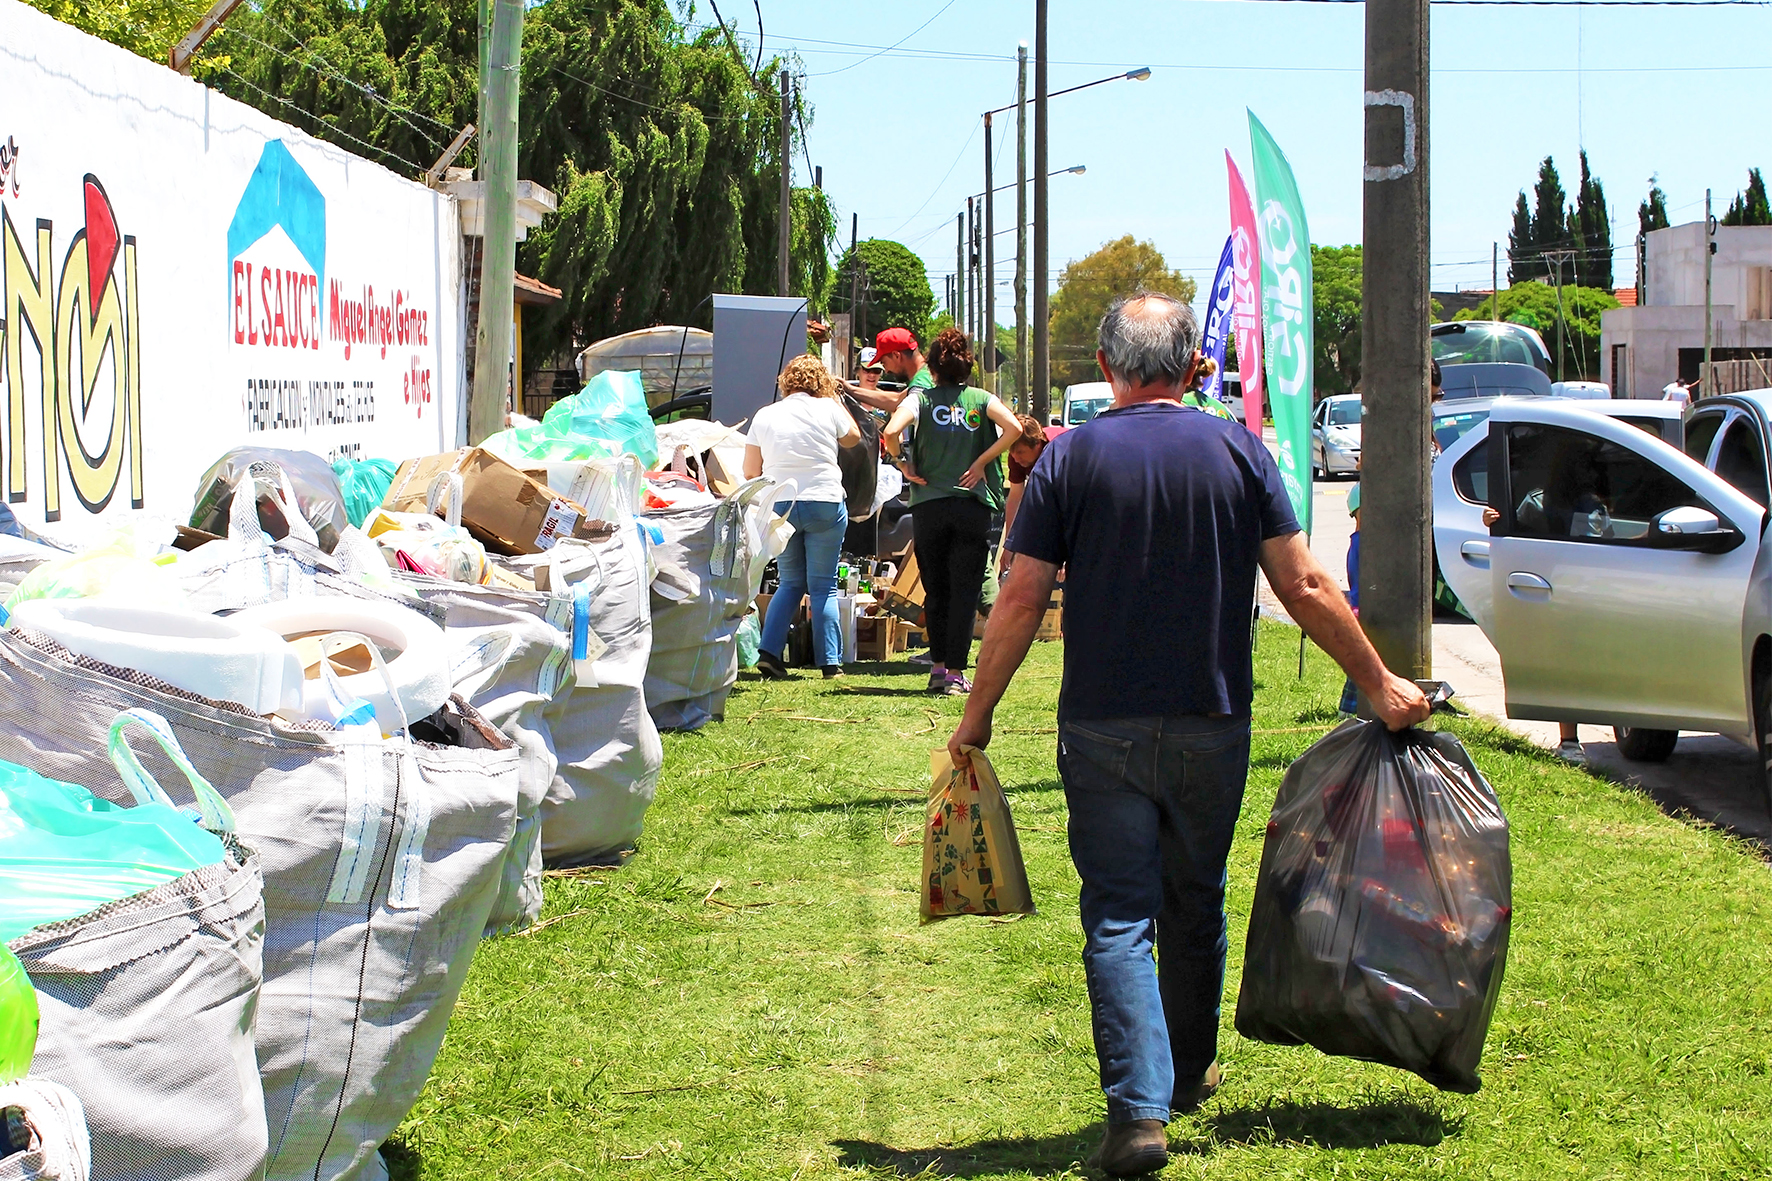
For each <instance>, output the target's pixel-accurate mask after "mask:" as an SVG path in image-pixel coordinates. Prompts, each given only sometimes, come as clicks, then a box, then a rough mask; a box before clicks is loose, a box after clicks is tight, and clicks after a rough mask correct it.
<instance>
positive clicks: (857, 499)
mask: <svg viewBox="0 0 1772 1181" xmlns="http://www.w3.org/2000/svg"><path fill="white" fill-rule="evenodd" d="M842 399H843V408H844V409H845V410H847V411H848V412H849V417H850V418H853V419H854V420H855V426H856V429H857V430H859V431H861V442H859V443H857V444H856V445H855V446H853V447H844V448H842V449H840V450H839V451H838V452H837V469H838V471H840V472H841V473H842V475H843V499H844V500H845V501H847V502H848V507H849V519H850V520H851V521H865V520H866V519H867V518H869V517H871V516H873V515H874V492H875V491H876V489H877V486H878V483H879V479H880V423H879V421H878V420H877V419H875V418H874V416H873V415H872V414H869V413H868V410H867V407H865V406H863V405H862V404H861V403H860V402H857V401H856V400H855V399H854V398H852V397H850V396H849V395H848V394H843V395H842Z"/></svg>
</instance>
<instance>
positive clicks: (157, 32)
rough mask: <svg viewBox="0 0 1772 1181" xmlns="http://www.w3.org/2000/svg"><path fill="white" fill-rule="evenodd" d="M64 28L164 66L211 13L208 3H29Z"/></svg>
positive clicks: (197, 0)
mask: <svg viewBox="0 0 1772 1181" xmlns="http://www.w3.org/2000/svg"><path fill="white" fill-rule="evenodd" d="M26 2H27V3H29V4H30V5H31V6H32V7H33V8H37V9H39V10H41V11H43V12H45V13H48V14H49V15H50V16H52V17H54V18H55V19H56V20H58V21H61V22H63V23H64V24H70V25H73V26H74V27H75V28H77V29H79V30H80V31H81V32H85V33H91V34H92V35H93V36H94V37H101V38H103V39H104V40H106V41H109V42H110V43H111V44H112V45H120V46H122V47H123V48H124V49H127V50H129V51H130V52H132V53H139V54H140V55H141V56H143V57H145V58H148V59H149V60H151V61H157V62H159V63H161V64H162V65H164V64H165V63H166V57H167V54H168V53H170V52H171V50H172V47H173V46H174V45H176V44H177V43H178V40H179V38H181V37H183V36H184V35H185V34H186V33H188V32H190V30H191V26H192V25H195V24H196V23H197V22H198V21H199V20H201V19H203V14H204V13H205V12H207V11H209V4H208V3H206V0H26Z"/></svg>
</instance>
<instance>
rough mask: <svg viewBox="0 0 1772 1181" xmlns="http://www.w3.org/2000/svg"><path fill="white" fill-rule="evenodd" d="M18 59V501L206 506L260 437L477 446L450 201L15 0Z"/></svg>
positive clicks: (280, 441)
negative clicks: (229, 456) (465, 413)
mask: <svg viewBox="0 0 1772 1181" xmlns="http://www.w3.org/2000/svg"><path fill="white" fill-rule="evenodd" d="M0 69H3V70H4V73H5V76H6V79H7V87H8V90H9V92H10V93H11V94H12V95H13V99H12V101H10V102H8V103H6V104H4V105H3V106H0V325H3V327H0V493H3V494H4V497H5V500H6V501H7V503H8V504H9V505H10V507H11V508H12V510H13V512H14V513H15V514H16V515H17V516H18V518H19V519H20V520H21V521H22V522H24V523H25V524H27V525H30V526H32V527H36V528H42V527H45V526H47V531H48V532H50V533H51V534H55V533H57V532H64V533H76V532H80V531H83V529H84V528H90V527H91V526H93V525H95V524H98V523H99V522H98V521H97V520H96V519H97V518H106V519H109V518H112V517H116V516H118V515H120V514H126V513H129V512H132V511H138V510H139V511H141V512H144V513H148V514H151V515H153V516H155V517H163V518H172V519H183V518H184V517H185V516H186V515H187V514H188V513H189V511H190V507H191V499H192V496H193V495H194V494H195V492H196V489H197V481H198V479H199V478H200V477H201V476H202V474H203V472H204V470H205V469H206V468H208V466H209V465H210V464H211V463H212V462H214V460H215V459H216V458H217V457H219V456H220V455H221V454H222V453H223V452H225V451H227V450H228V449H229V448H232V447H236V446H240V445H242V444H254V445H263V446H267V447H286V448H294V449H298V450H304V451H313V452H316V453H318V454H320V455H323V456H327V457H329V458H330V457H333V456H336V455H338V454H341V453H342V454H348V455H352V456H354V457H356V458H387V459H401V458H404V457H407V456H412V455H424V454H431V453H434V452H437V451H440V450H444V449H446V448H448V447H452V446H454V445H455V444H456V440H457V436H458V434H459V433H460V427H461V416H462V406H463V382H462V374H461V357H462V347H461V333H462V321H463V308H462V295H461V260H460V243H461V235H460V228H459V215H458V211H457V208H456V203H455V201H454V199H453V198H451V197H449V196H448V195H446V194H443V193H439V192H434V191H432V190H430V189H427V188H425V187H424V186H423V185H420V184H417V183H414V182H412V181H408V180H405V179H403V178H401V177H399V176H397V175H395V174H394V173H392V172H390V171H389V170H387V169H386V168H383V167H381V166H379V165H376V164H371V163H369V162H367V161H365V160H362V159H360V158H358V157H356V156H353V155H351V154H349V153H347V152H345V151H343V150H341V149H339V148H337V147H334V146H332V145H331V144H327V143H323V142H321V141H319V140H315V139H313V138H311V137H309V136H307V135H306V134H304V133H303V132H301V131H299V130H298V129H296V128H294V127H291V126H289V125H288V124H284V123H280V122H278V121H276V120H275V119H271V118H269V117H268V116H266V115H264V114H261V113H260V112H258V111H256V110H254V109H252V108H251V107H247V106H244V105H242V104H240V103H237V102H234V101H233V100H231V99H229V98H226V97H224V96H223V95H221V94H219V93H217V92H215V91H213V90H210V89H208V88H207V87H204V86H202V85H200V84H198V83H196V82H193V81H191V80H190V79H188V78H184V77H181V76H179V75H178V74H176V73H174V72H172V71H171V70H169V69H167V68H166V67H165V66H163V65H158V64H156V63H154V62H150V61H147V60H145V59H143V58H140V57H137V56H136V55H134V54H132V53H129V52H127V51H125V50H122V49H118V48H116V47H115V46H112V45H109V44H107V43H105V42H102V41H99V40H97V39H96V38H93V37H89V36H87V35H86V34H84V33H81V32H79V31H78V30H76V29H73V28H71V27H69V26H67V25H64V24H61V23H59V22H57V21H54V20H52V19H50V18H49V17H47V16H44V15H43V14H41V13H39V12H37V11H36V10H35V9H32V8H28V7H26V6H25V5H23V4H21V3H18V0H0Z"/></svg>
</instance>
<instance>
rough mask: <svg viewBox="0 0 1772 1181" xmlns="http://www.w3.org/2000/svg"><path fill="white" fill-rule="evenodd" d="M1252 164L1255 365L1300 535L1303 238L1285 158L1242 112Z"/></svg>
mask: <svg viewBox="0 0 1772 1181" xmlns="http://www.w3.org/2000/svg"><path fill="white" fill-rule="evenodd" d="M1249 147H1250V151H1251V153H1252V155H1253V157H1254V160H1255V221H1256V224H1258V225H1259V226H1260V227H1261V305H1262V306H1261V323H1262V330H1263V340H1262V346H1263V347H1262V360H1263V362H1264V363H1265V364H1264V368H1265V369H1266V370H1267V397H1268V404H1269V405H1270V406H1272V407H1273V415H1274V434H1275V436H1276V437H1277V438H1278V440H1279V448H1280V454H1279V464H1280V481H1281V483H1282V484H1283V485H1285V488H1286V495H1287V497H1289V498H1290V499H1291V501H1292V511H1293V512H1294V513H1296V514H1297V515H1298V523H1299V524H1300V525H1301V526H1303V528H1304V531H1305V532H1306V533H1309V532H1310V529H1311V410H1312V405H1311V400H1312V399H1311V389H1312V386H1313V374H1312V367H1311V358H1312V356H1313V355H1314V354H1313V349H1314V342H1313V341H1312V339H1311V336H1312V324H1313V323H1314V320H1315V316H1314V311H1315V309H1314V308H1313V307H1312V298H1311V232H1310V227H1309V226H1308V225H1306V223H1305V220H1304V202H1303V201H1301V200H1299V197H1298V182H1297V181H1296V180H1294V179H1293V176H1292V166H1291V165H1290V164H1288V163H1287V162H1286V154H1285V153H1284V152H1282V151H1280V146H1279V145H1278V144H1276V143H1275V142H1274V137H1273V136H1271V135H1269V134H1268V130H1267V128H1265V127H1263V126H1262V125H1261V120H1259V119H1257V118H1256V117H1255V112H1253V111H1251V112H1249Z"/></svg>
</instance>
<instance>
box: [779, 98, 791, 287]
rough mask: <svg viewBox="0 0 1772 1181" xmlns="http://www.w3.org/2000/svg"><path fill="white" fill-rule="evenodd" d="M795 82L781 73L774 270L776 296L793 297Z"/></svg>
mask: <svg viewBox="0 0 1772 1181" xmlns="http://www.w3.org/2000/svg"><path fill="white" fill-rule="evenodd" d="M792 85H793V83H792V80H791V79H790V78H789V77H788V72H787V71H786V70H783V71H782V72H781V222H780V225H779V227H778V229H777V234H778V236H779V239H780V240H779V241H778V242H777V243H776V248H775V269H776V287H777V291H776V294H777V295H787V294H790V293H789V291H788V287H789V285H790V283H789V275H788V246H789V243H790V242H791V241H792V239H793V236H794V216H793V202H794V156H793V152H794V146H793V142H792V138H791V131H792V127H793V117H794V112H793V104H794V99H793V95H792V93H791V91H790V90H789V89H788V88H789V87H790V86H792Z"/></svg>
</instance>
